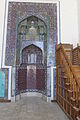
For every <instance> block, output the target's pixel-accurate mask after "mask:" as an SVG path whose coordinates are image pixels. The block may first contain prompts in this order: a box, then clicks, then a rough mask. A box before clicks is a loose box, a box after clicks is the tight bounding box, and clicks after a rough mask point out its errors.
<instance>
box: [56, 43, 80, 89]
mask: <svg viewBox="0 0 80 120" xmlns="http://www.w3.org/2000/svg"><path fill="white" fill-rule="evenodd" d="M60 49H61V51H62V53H63V54H64V57H65V59H66V62H67V64H68V66H69V68H70V72H71V73H72V75H73V79H74V80H75V81H76V83H77V84H78V86H79V87H80V82H79V80H78V78H77V77H76V74H75V72H74V70H73V67H72V63H71V62H70V61H69V60H68V56H67V55H66V53H65V50H64V47H63V46H62V45H60V46H59V47H58V48H57V47H56V51H59V50H60Z"/></svg>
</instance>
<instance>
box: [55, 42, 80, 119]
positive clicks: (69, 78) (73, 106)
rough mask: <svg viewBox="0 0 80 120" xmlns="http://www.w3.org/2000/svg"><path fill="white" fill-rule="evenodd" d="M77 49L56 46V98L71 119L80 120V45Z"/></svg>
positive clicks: (70, 46)
mask: <svg viewBox="0 0 80 120" xmlns="http://www.w3.org/2000/svg"><path fill="white" fill-rule="evenodd" d="M76 49H78V50H77V52H76V54H77V55H76V54H74V52H75V50H76ZM76 49H75V50H74V49H73V46H72V45H69V44H67V45H66V44H65V45H64V44H59V45H57V46H56V99H57V102H58V104H59V105H60V106H61V108H62V109H63V110H64V111H65V113H66V114H67V115H68V116H69V118H70V119H71V120H80V61H79V60H80V52H79V51H80V47H77V48H76ZM73 55H74V56H73ZM74 63H75V64H74Z"/></svg>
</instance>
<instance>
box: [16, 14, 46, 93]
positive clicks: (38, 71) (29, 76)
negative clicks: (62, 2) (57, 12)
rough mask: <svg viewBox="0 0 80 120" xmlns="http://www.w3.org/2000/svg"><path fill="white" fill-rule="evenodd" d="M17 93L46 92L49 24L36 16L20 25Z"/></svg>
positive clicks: (18, 34) (18, 30)
mask: <svg viewBox="0 0 80 120" xmlns="http://www.w3.org/2000/svg"><path fill="white" fill-rule="evenodd" d="M16 66H17V69H16V93H19V92H26V91H28V92H41V93H44V94H46V78H47V26H46V24H45V22H44V21H43V20H41V19H39V18H37V17H36V16H30V17H28V18H26V19H24V20H23V21H21V22H20V23H19V25H18V29H17V41H16Z"/></svg>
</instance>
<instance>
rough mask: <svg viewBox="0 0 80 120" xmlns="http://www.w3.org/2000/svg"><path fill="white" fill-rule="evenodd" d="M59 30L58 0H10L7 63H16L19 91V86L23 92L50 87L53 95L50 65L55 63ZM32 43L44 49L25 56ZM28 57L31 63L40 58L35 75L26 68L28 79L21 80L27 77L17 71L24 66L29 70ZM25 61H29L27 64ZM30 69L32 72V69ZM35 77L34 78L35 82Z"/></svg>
mask: <svg viewBox="0 0 80 120" xmlns="http://www.w3.org/2000/svg"><path fill="white" fill-rule="evenodd" d="M57 32H58V31H57V4H56V3H29V2H28V3H27V2H9V5H8V21H7V38H6V55H5V65H7V66H14V67H15V69H16V72H15V76H16V78H14V79H16V94H17V93H18V92H19V90H22V92H25V91H38V92H44V93H45V94H46V93H47V90H48V89H49V91H48V95H49V96H50V92H51V91H50V87H51V86H50V77H51V76H48V74H49V72H50V71H49V70H47V67H48V66H55V45H56V43H57ZM29 45H34V46H36V47H39V49H41V51H42V53H39V54H38V51H37V55H35V54H32V55H27V56H24V55H23V54H22V51H23V49H25V47H28V46H29ZM30 50H31V49H30ZM28 53H29V52H28ZM28 56H29V57H28ZM31 56H33V57H31ZM34 57H35V59H34ZM36 57H37V59H36ZM41 57H42V58H41ZM32 58H33V59H34V60H33V59H32ZM29 59H30V60H29ZM23 61H24V62H23ZM28 61H29V62H30V61H31V62H32V63H34V62H33V61H35V63H36V61H37V63H38V64H37V65H36V71H35V73H36V75H34V74H31V75H30V76H29V74H27V72H26V73H25V72H23V73H24V74H25V75H24V76H26V75H27V78H28V80H26V81H24V82H23V81H22V80H20V82H19V78H20V76H21V78H22V79H25V78H23V75H21V74H22V73H21V74H20V76H18V74H19V73H18V71H19V69H21V68H24V69H25V67H26V71H28V69H29V68H28V67H27V66H28V65H29V64H28ZM23 63H27V65H25V64H23ZM39 64H40V65H39ZM16 66H17V67H16ZM19 66H20V67H19ZM41 66H43V68H40V67H41ZM47 71H49V72H47ZM20 72H21V71H20ZM30 73H33V70H32V69H31V70H30ZM47 76H48V77H49V78H48V77H47ZM32 78H34V83H33V80H32ZM29 79H30V80H29ZM31 80H32V81H31ZM36 80H37V81H36ZM32 83H33V84H32ZM21 84H22V85H21ZM47 84H48V86H47ZM20 85H21V86H20ZM47 87H49V88H47ZM26 88H27V89H26Z"/></svg>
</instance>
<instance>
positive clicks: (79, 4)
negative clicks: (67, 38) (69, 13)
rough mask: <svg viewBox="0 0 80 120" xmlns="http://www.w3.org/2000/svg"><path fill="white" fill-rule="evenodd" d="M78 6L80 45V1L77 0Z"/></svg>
mask: <svg viewBox="0 0 80 120" xmlns="http://www.w3.org/2000/svg"><path fill="white" fill-rule="evenodd" d="M77 6H78V31H79V45H80V0H77Z"/></svg>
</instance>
